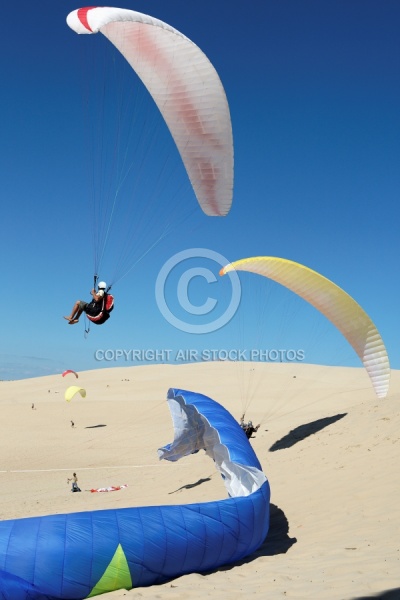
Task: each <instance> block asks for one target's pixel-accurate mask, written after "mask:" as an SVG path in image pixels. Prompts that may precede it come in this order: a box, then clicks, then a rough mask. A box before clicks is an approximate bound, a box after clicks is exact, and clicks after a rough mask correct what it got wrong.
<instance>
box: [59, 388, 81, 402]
mask: <svg viewBox="0 0 400 600" xmlns="http://www.w3.org/2000/svg"><path fill="white" fill-rule="evenodd" d="M78 393H79V394H80V395H81V396H82V398H85V397H86V390H85V389H84V388H81V387H79V386H77V385H71V386H70V387H69V388H67V389H66V390H65V394H64V397H65V399H66V401H67V402H71V400H72V398H73V397H74V396H75V394H78Z"/></svg>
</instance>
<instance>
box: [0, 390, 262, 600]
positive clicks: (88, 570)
mask: <svg viewBox="0 0 400 600" xmlns="http://www.w3.org/2000/svg"><path fill="white" fill-rule="evenodd" d="M168 402H169V406H170V409H171V412H172V418H173V422H174V427H175V439H174V442H173V443H172V444H170V445H168V446H165V447H164V448H161V449H160V450H159V455H160V458H166V459H167V460H178V459H179V458H180V457H181V456H184V455H186V454H190V453H193V452H196V450H199V449H201V448H205V449H206V452H207V454H208V455H209V456H211V457H214V460H215V465H216V467H217V469H218V470H219V471H220V472H221V474H222V475H223V477H224V482H225V485H226V487H227V489H228V490H229V494H230V496H231V497H230V498H226V499H224V500H219V501H214V502H205V503H196V504H188V505H178V506H145V507H138V508H136V507H135V508H121V509H114V510H99V511H92V512H90V511H88V512H81V513H72V514H68V515H49V516H45V517H30V518H27V519H15V520H8V521H0V589H1V592H3V594H4V597H5V598H7V599H8V598H10V599H11V598H12V600H28V599H29V600H42V599H44V598H46V600H55V599H56V598H57V599H71V598H75V599H83V598H89V597H93V596H95V595H97V594H102V593H105V592H111V591H114V590H117V589H123V588H125V589H130V588H132V587H141V586H146V585H152V584H155V583H161V582H163V581H166V580H168V579H171V578H172V577H178V576H180V575H183V574H184V573H193V572H204V571H208V570H210V569H214V568H217V567H218V566H221V565H224V564H228V563H232V562H234V561H237V560H240V559H242V558H244V557H245V556H247V555H249V554H250V553H251V552H253V551H255V550H256V549H257V548H258V547H259V546H260V545H261V544H262V543H263V541H264V539H265V536H266V535H267V532H268V526H269V496H270V494H269V485H268V481H267V479H266V477H265V475H264V474H263V473H262V471H261V467H260V464H259V462H258V459H257V457H256V455H255V453H254V451H253V449H252V448H251V446H250V444H249V442H248V440H247V439H246V435H245V433H244V431H243V430H242V429H241V427H240V426H239V424H238V423H237V422H236V421H235V419H234V418H233V417H232V416H231V415H230V414H229V413H228V412H227V411H226V410H225V409H224V408H223V407H222V406H221V405H220V404H218V403H216V402H214V401H213V400H211V399H210V398H207V397H206V396H203V395H201V394H196V393H193V392H186V391H183V390H173V389H171V390H169V392H168Z"/></svg>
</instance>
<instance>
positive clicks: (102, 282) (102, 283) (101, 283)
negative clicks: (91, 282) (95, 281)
mask: <svg viewBox="0 0 400 600" xmlns="http://www.w3.org/2000/svg"><path fill="white" fill-rule="evenodd" d="M97 287H98V288H99V290H106V289H107V284H106V282H105V281H100V283H99V285H98V286H97Z"/></svg>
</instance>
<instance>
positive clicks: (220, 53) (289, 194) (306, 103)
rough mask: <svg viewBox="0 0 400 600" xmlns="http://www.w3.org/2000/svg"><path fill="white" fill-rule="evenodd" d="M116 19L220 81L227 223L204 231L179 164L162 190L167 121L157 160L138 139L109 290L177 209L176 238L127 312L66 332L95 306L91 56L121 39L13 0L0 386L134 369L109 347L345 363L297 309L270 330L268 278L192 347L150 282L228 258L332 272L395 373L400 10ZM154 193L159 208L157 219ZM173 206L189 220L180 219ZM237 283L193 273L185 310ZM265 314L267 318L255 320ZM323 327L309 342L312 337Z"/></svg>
mask: <svg viewBox="0 0 400 600" xmlns="http://www.w3.org/2000/svg"><path fill="white" fill-rule="evenodd" d="M118 6H121V7H125V8H131V9H133V10H138V11H141V12H145V13H148V14H150V15H152V16H154V17H157V18H159V19H161V20H164V21H166V22H167V23H169V24H171V25H173V26H174V27H176V28H177V29H179V30H180V31H182V32H183V33H184V34H185V35H186V36H188V37H189V38H191V39H192V40H193V41H194V42H195V43H196V44H197V45H198V46H199V47H200V48H201V49H202V50H203V51H204V52H205V53H206V54H207V56H208V57H209V59H210V60H211V62H212V63H213V64H214V66H215V68H216V69H217V71H218V73H219V75H220V77H221V80H222V82H223V85H224V87H225V90H226V94H227V98H228V102H229V105H230V110H231V117H232V126H233V135H234V149H235V183H234V200H233V206H232V210H231V212H230V214H229V215H228V216H227V217H226V218H223V219H222V218H207V217H205V216H204V215H203V214H202V213H201V211H200V209H199V208H198V206H197V204H196V200H195V198H194V196H193V194H192V192H191V190H190V186H189V185H188V183H187V181H186V175H185V172H184V169H183V167H182V165H181V164H180V163H179V160H178V159H177V160H175V163H174V166H172V163H173V162H174V159H171V165H170V164H169V163H168V165H167V171H168V169H171V172H172V173H173V177H172V180H163V179H162V177H164V176H165V173H163V175H161V174H160V173H161V170H162V167H161V166H160V164H162V161H163V156H168V155H169V154H171V155H173V153H174V148H173V144H171V143H170V141H169V139H168V138H169V136H168V132H166V131H165V130H164V128H163V124H162V123H161V124H160V123H158V124H157V125H155V126H154V125H153V128H154V129H153V131H154V132H155V135H156V136H159V137H156V138H155V141H153V142H152V144H151V145H150V152H149V156H147V150H145V146H144V143H143V146H141V145H140V144H139V146H138V148H137V150H136V152H137V155H135V159H134V161H135V169H136V164H137V169H136V170H138V171H139V170H142V171H141V172H142V176H141V179H140V183H139V184H138V185H139V187H140V189H139V196H141V197H143V201H142V202H141V204H142V208H140V207H139V208H136V207H134V208H132V206H130V204H129V200H127V201H126V209H124V208H123V207H122V212H121V219H122V223H123V222H129V223H132V227H133V230H132V233H131V234H130V235H131V237H129V236H128V234H127V233H126V232H125V231H124V227H123V226H122V225H121V230H120V231H121V233H120V235H119V232H118V233H117V235H116V236H115V238H114V241H113V242H112V243H110V247H109V250H108V253H107V258H108V263H109V264H106V265H105V269H104V272H101V273H100V276H101V278H103V279H105V280H106V281H109V280H110V277H112V275H111V274H110V272H109V271H110V270H111V266H110V265H112V264H113V262H115V260H116V258H117V255H119V252H120V250H121V244H123V243H125V241H128V242H129V244H131V245H132V244H135V243H136V244H137V249H135V256H136V258H137V257H138V256H140V254H141V253H143V252H144V251H145V249H146V243H150V244H151V243H152V242H153V241H155V240H156V239H157V236H158V235H159V233H160V232H161V231H162V230H163V227H164V225H165V219H166V218H167V216H166V215H168V214H170V215H171V225H172V227H173V232H172V234H171V235H169V236H168V237H166V238H165V239H164V240H162V241H161V242H160V243H159V244H157V246H156V247H155V248H154V249H153V250H152V252H151V253H149V254H148V255H146V256H145V257H144V258H143V260H142V261H141V262H140V263H139V264H138V265H137V267H136V268H135V269H133V270H132V271H131V272H130V273H129V274H128V275H127V276H126V277H125V278H124V279H123V280H122V281H121V282H120V283H119V284H118V285H116V286H115V288H114V293H115V297H116V307H117V308H116V310H115V313H114V314H113V316H112V318H111V320H110V321H109V322H108V323H107V324H105V325H104V326H102V327H95V326H92V329H91V332H90V334H89V336H88V338H87V339H85V337H84V335H83V319H82V323H79V324H78V325H75V326H69V325H68V324H67V323H66V322H65V321H64V320H63V319H62V316H63V315H65V314H68V312H69V311H70V309H71V307H72V304H73V302H74V301H75V300H76V299H77V298H83V299H89V292H90V289H91V287H92V276H93V244H92V228H93V217H92V216H91V212H90V198H91V194H92V190H91V185H92V184H91V181H90V177H88V170H90V164H91V161H92V162H93V160H94V158H95V153H94V152H93V151H90V149H88V145H87V143H86V142H87V137H86V136H87V130H86V129H85V121H84V119H85V116H84V115H85V114H87V110H88V108H87V105H86V104H85V89H86V84H88V85H89V84H90V85H91V83H92V82H90V81H89V82H88V81H87V80H86V78H88V77H89V79H90V76H93V79H94V80H95V81H94V82H93V83H95V84H99V82H100V80H99V79H98V78H99V77H100V78H101V77H102V76H104V75H105V73H104V71H103V73H101V72H100V73H98V72H97V71H93V72H89V70H88V66H87V65H86V64H84V63H85V60H86V54H85V53H86V49H87V48H89V47H90V45H91V44H92V43H93V44H92V49H94V52H97V48H98V47H99V48H100V49H99V52H103V48H106V46H107V44H108V42H107V40H105V39H94V38H101V37H102V36H100V34H98V36H78V35H76V34H75V33H74V32H72V31H71V30H70V29H69V28H68V26H67V25H66V21H65V19H66V16H67V14H68V13H69V12H70V11H71V10H73V9H75V8H79V5H77V4H75V3H73V2H69V1H68V2H67V1H63V2H54V0H51V1H50V0H42V1H41V2H40V3H39V4H38V3H33V2H31V1H28V0H21V2H19V3H18V4H17V5H15V4H13V3H6V4H5V6H4V7H3V11H2V14H3V31H2V45H3V52H2V53H1V57H0V61H1V63H0V64H1V74H2V86H1V88H2V89H1V94H0V103H1V106H0V114H1V134H2V136H1V137H2V144H1V182H2V185H1V220H0V224H1V225H0V228H1V230H0V233H1V235H0V256H1V265H2V268H1V273H2V289H3V315H2V318H1V325H0V340H1V342H0V344H1V346H0V361H1V362H0V379H19V378H24V377H31V376H40V375H44V374H51V373H57V372H60V371H62V370H64V369H67V368H71V369H74V370H77V371H79V370H83V369H90V368H97V367H105V366H115V365H116V364H119V365H124V364H132V363H128V362H126V361H124V360H121V361H119V362H118V363H117V362H115V361H110V362H108V363H105V362H104V361H103V362H101V361H96V360H95V352H96V350H99V349H103V350H104V349H111V350H113V351H114V350H116V349H124V350H126V351H128V350H131V349H146V348H152V349H159V350H162V349H173V350H174V352H173V355H175V353H176V351H177V350H178V349H203V350H204V349H215V348H220V349H230V348H237V347H238V346H240V347H243V348H244V347H246V348H251V347H254V346H255V344H257V343H259V344H263V345H264V346H265V347H269V348H271V347H275V348H276V347H281V348H284V347H285V348H294V347H296V348H300V347H307V349H308V348H309V350H307V352H309V353H308V354H307V356H306V359H307V360H308V361H309V362H316V361H321V362H327V363H329V364H335V360H336V359H335V358H334V354H335V353H334V352H332V349H333V348H336V344H341V342H340V340H338V339H336V337H335V335H336V334H335V333H334V332H331V331H330V330H329V328H328V329H326V330H325V324H322V322H321V325H320V321H319V317H318V315H315V314H314V313H315V311H311V312H310V313H309V311H308V310H307V308H304V307H300V308H298V306H297V304H296V299H295V300H292V299H290V300H287V297H286V296H284V295H283V296H282V295H280V294H281V292H273V294H271V295H268V305H267V309H266V312H267V314H268V315H269V316H270V317H271V315H272V320H271V318H270V320H269V321H268V319H267V318H265V320H264V319H263V318H261V315H262V314H264V313H262V312H261V311H262V308H261V305H264V304H265V302H266V300H265V299H267V295H266V294H265V293H264V290H263V288H262V287H261V286H262V284H261V283H260V282H259V281H257V282H256V281H255V278H254V277H253V278H243V279H242V286H243V288H246V289H245V291H244V295H245V296H246V295H247V294H248V293H249V292H250V294H249V295H250V300H246V298H244V299H243V302H242V304H241V306H240V307H239V311H238V314H237V316H236V318H235V319H234V320H233V321H232V322H231V323H230V324H229V325H227V326H225V327H223V328H222V329H221V330H219V331H217V332H215V333H210V334H204V335H194V334H188V333H184V332H181V331H179V330H177V329H175V328H174V327H172V326H171V325H170V324H169V323H168V322H167V321H165V319H164V318H163V317H162V315H161V314H160V311H159V310H158V307H157V304H156V301H155V293H154V286H155V281H156V278H157V275H158V273H159V271H160V269H161V268H162V266H163V265H164V263H165V261H166V260H167V259H168V258H170V257H171V256H173V255H174V254H175V253H177V252H180V251H183V250H186V249H190V248H198V247H200V248H206V249H209V250H213V251H216V252H219V253H220V254H222V255H223V256H224V257H226V258H227V259H228V260H229V261H234V260H237V259H240V258H245V257H249V256H257V255H269V256H281V257H284V258H289V259H292V260H295V261H297V262H300V263H303V264H305V265H307V266H309V267H311V268H313V269H315V270H317V271H319V272H320V273H322V274H324V275H325V276H326V277H328V278H329V279H332V280H333V281H335V282H336V283H337V284H338V285H340V286H341V287H343V288H344V289H345V290H346V291H347V292H348V293H349V294H351V295H352V296H353V297H354V298H355V299H356V300H357V301H358V302H359V303H360V304H361V305H362V307H363V308H364V309H365V310H366V311H367V313H368V314H369V315H370V316H371V318H372V319H373V321H374V322H375V324H376V325H377V327H378V329H379V330H380V332H381V334H382V337H383V339H384V341H385V343H386V346H387V350H388V353H389V357H390V359H391V364H392V367H393V368H397V369H398V368H400V357H399V331H400V327H399V326H400V318H399V308H398V307H399V291H400V285H399V269H398V260H399V249H400V248H399V246H400V244H399V214H400V213H399V208H398V204H399V196H400V160H399V157H400V113H399V106H400V38H399V33H398V31H399V30H398V27H399V22H400V4H399V2H398V0H384V1H383V2H382V0H330V1H325V2H321V1H320V0H274V1H271V0H255V1H253V2H250V3H244V2H237V1H236V0H235V1H232V2H225V1H222V0H202V2H193V1H192V2H187V0H186V1H183V0H169V1H166V0H148V1H146V2H144V1H142V0H138V1H137V2H133V1H132V2H127V1H122V2H120V3H119V4H118ZM89 51H91V50H90V49H89ZM96 78H97V80H96ZM96 109H98V103H97V106H96V102H94V110H96ZM90 110H91V109H90ZM141 110H142V111H143V113H141V112H140V111H141ZM85 111H86V113H85ZM138 111H139V113H138V115H139V116H138V117H137V118H139V119H140V118H143V121H145V122H147V123H150V122H152V121H153V120H155V121H157V118H158V117H157V114H156V113H157V109H156V108H155V106H152V105H151V103H149V102H148V101H147V100H146V97H145V96H144V101H143V106H142V107H139V108H138ZM141 115H143V117H142V116H141ZM145 115H146V116H145ZM108 122H109V123H112V119H111V118H109V120H108ZM98 133H99V128H98V129H97V134H98ZM148 135H149V134H148ZM146 148H147V146H146ZM151 151H152V152H151ZM144 154H146V166H142V158H143V157H144ZM172 169H173V170H172ZM106 178H107V174H105V173H99V174H98V177H97V180H96V181H95V184H94V185H95V186H97V187H98V188H99V187H101V186H107V185H112V183H113V182H112V181H107V179H106ZM103 179H104V180H103ZM147 186H148V187H147ZM178 189H179V190H180V192H179V193H178V192H176V190H178ZM175 192H176V196H175ZM149 195H154V197H155V198H154V200H153V201H152V202H153V204H151V205H150V204H147V198H148V196H149ZM164 195H165V197H164ZM175 197H176V206H177V207H178V211H177V212H178V213H179V210H180V207H181V206H182V213H179V214H181V215H182V216H185V217H186V216H187V220H186V221H185V222H184V223H182V220H180V219H179V218H178V217H177V216H176V214H175V212H174V211H172V210H171V211H168V207H169V206H172V205H173V203H174V202H175ZM143 206H145V207H146V208H143ZM183 206H186V208H183ZM188 207H190V208H188ZM165 209H167V210H165ZM124 210H126V212H125V213H124ZM174 219H176V220H174ZM141 232H142V233H143V232H145V233H144V236H142V237H141ZM124 235H125V240H124V239H120V238H123V236H124ZM152 236H153V237H154V239H153V237H152ZM143 238H145V239H143ZM132 240H134V241H132ZM129 244H128V245H129ZM198 264H199V263H197V265H198ZM205 265H206V266H207V267H209V266H210V263H207V261H206V263H205ZM218 269H219V267H217V268H216V269H215V273H216V274H217V273H218ZM225 279H226V278H224V279H223V280H220V281H219V282H218V283H214V284H212V293H209V289H208V288H207V284H206V283H205V281H204V280H202V278H197V279H196V280H194V281H193V284H192V286H191V288H190V300H191V301H192V303H193V304H196V303H198V304H202V303H203V302H204V301H205V299H206V298H207V297H208V296H213V297H215V298H217V299H218V300H219V302H220V304H221V303H222V302H223V301H226V299H227V297H228V295H229V293H228V292H227V291H226V286H227V282H225ZM222 282H224V283H222ZM264 283H265V282H264ZM171 293H172V292H171ZM274 294H276V296H274ZM253 301H257V302H258V306H255V305H254V306H253V308H252V307H251V302H253ZM171 302H172V304H171V306H172V305H173V301H172V300H171ZM302 311H305V312H302ZM267 321H268V323H267ZM301 325H303V326H304V327H303V329H301ZM269 327H270V328H271V329H268V328H269ZM319 327H321V332H322V333H320V334H315V339H316V342H315V344H314V346H313V344H312V343H311V338H312V336H313V335H314V333H312V332H314V331H318V328H319ZM314 328H315V329H314ZM256 330H257V331H258V335H259V337H258V338H257V341H256V338H255V333H254V332H255V331H256ZM292 336H294V337H292ZM331 336H332V337H331ZM343 348H344V346H343ZM339 354H340V360H338V362H342V363H344V364H348V365H359V364H360V362H359V360H358V359H357V357H356V356H355V355H353V353H352V352H348V353H347V351H346V349H345V348H344V349H343V350H341V351H340V353H339ZM336 358H338V357H337V356H336Z"/></svg>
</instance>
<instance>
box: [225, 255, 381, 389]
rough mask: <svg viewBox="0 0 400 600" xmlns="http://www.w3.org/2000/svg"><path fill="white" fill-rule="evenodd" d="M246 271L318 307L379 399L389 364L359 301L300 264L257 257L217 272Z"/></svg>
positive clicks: (236, 262) (279, 259)
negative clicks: (356, 359)
mask: <svg viewBox="0 0 400 600" xmlns="http://www.w3.org/2000/svg"><path fill="white" fill-rule="evenodd" d="M233 270H235V271H249V272H252V273H256V274H258V275H263V276H264V277H267V278H269V279H272V280H273V281H276V282H277V283H280V284H281V285H283V286H285V287H286V288H288V289H289V290H291V291H292V292H294V293H295V294H297V295H298V296H300V297H301V298H303V299H304V300H306V301H307V302H309V303H310V304H311V305H312V306H314V308H316V309H317V310H319V311H320V312H321V313H322V314H323V315H325V317H327V319H329V320H330V321H331V323H333V324H334V325H335V326H336V327H337V328H338V329H339V331H340V332H341V333H342V334H343V335H344V337H345V338H346V339H347V341H348V342H349V343H350V344H351V346H352V347H353V348H354V350H355V351H356V352H357V354H358V356H359V357H360V359H361V360H362V362H363V364H364V366H365V368H366V370H367V372H368V375H369V376H370V379H371V382H372V385H373V387H374V390H375V393H376V395H377V396H378V398H385V397H386V395H387V393H388V390H389V381H390V364H389V358H388V355H387V352H386V348H385V345H384V343H383V340H382V338H381V336H380V334H379V331H378V330H377V328H376V327H375V325H374V323H373V322H372V321H371V319H370V317H369V316H368V315H367V313H366V312H365V311H364V310H363V308H361V306H360V305H359V304H357V302H356V301H355V300H354V299H353V298H352V297H351V296H349V294H347V293H346V292H345V291H344V290H342V289H341V288H340V287H339V286H338V285H336V284H335V283H333V282H332V281H330V280H329V279H327V278H326V277H324V276H323V275H320V274H319V273H317V272H316V271H313V270H312V269H309V268H308V267H305V266H304V265H301V264H299V263H296V262H293V261H291V260H286V259H284V258H276V257H274V256H256V257H253V258H244V259H242V260H237V261H235V262H233V263H230V264H229V265H227V266H226V267H224V268H223V269H221V271H220V275H225V274H226V273H229V271H233Z"/></svg>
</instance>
